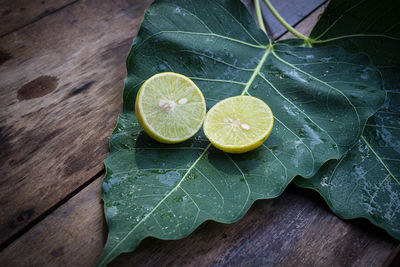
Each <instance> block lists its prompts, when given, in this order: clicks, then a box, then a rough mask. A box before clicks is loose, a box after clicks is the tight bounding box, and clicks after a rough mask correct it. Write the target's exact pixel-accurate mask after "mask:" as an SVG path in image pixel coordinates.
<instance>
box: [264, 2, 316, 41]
mask: <svg viewBox="0 0 400 267" xmlns="http://www.w3.org/2000/svg"><path fill="white" fill-rule="evenodd" d="M264 3H265V4H266V5H267V7H268V8H269V10H270V11H271V13H272V14H273V15H274V16H275V18H276V19H277V20H278V21H279V22H280V23H281V24H282V25H283V26H284V27H285V28H286V29H287V30H288V31H289V32H291V33H292V34H293V35H294V36H296V37H297V38H300V39H303V40H304V41H305V43H306V45H307V44H309V43H310V40H309V38H308V37H307V36H305V35H304V34H302V33H301V32H299V31H297V30H296V29H295V28H293V27H292V26H291V25H290V24H289V23H287V22H286V20H285V19H284V18H282V16H281V15H280V14H279V12H278V11H277V10H276V9H275V8H274V7H273V5H272V4H271V3H270V1H269V0H264Z"/></svg>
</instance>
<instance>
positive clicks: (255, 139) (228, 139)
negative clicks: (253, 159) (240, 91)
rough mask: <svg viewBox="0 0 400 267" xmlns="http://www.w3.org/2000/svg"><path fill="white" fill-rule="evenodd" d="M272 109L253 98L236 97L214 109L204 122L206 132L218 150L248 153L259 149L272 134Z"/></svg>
mask: <svg viewBox="0 0 400 267" xmlns="http://www.w3.org/2000/svg"><path fill="white" fill-rule="evenodd" d="M273 124H274V119H273V115H272V111H271V109H270V108H269V107H268V105H267V104H265V103H264V102H263V101H262V100H260V99H258V98H256V97H252V96H234V97H230V98H227V99H224V100H222V101H221V102H219V103H217V104H216V105H215V106H214V107H212V108H211V109H210V110H209V111H208V113H207V115H206V119H205V121H204V133H205V135H206V136H207V138H208V140H210V142H211V143H212V144H213V145H214V146H215V147H216V148H218V149H221V150H223V151H225V152H229V153H244V152H247V151H250V150H253V149H255V148H257V147H259V146H260V145H261V144H262V143H264V141H265V140H266V139H267V138H268V136H269V134H270V133H271V130H272V126H273Z"/></svg>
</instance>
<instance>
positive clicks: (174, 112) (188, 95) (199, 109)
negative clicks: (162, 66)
mask: <svg viewBox="0 0 400 267" xmlns="http://www.w3.org/2000/svg"><path fill="white" fill-rule="evenodd" d="M135 112H136V116H137V118H138V121H139V123H140V125H141V126H142V128H143V129H144V131H145V132H146V133H147V134H148V135H149V136H151V137H152V138H154V139H155V140H157V141H159V142H161V143H167V144H172V143H178V142H182V141H185V140H187V139H189V138H190V137H192V136H193V135H194V134H195V133H196V132H197V131H198V130H199V129H200V128H201V125H202V124H203V121H204V117H205V114H206V102H205V100H204V96H203V94H202V93H201V91H200V89H199V88H198V87H197V86H196V85H195V84H194V82H193V81H192V80H190V79H189V78H188V77H185V76H183V75H181V74H177V73H172V72H164V73H159V74H156V75H154V76H152V77H151V78H149V79H148V80H146V81H145V82H144V83H143V85H142V87H141V88H140V90H139V92H138V94H137V96H136V103H135Z"/></svg>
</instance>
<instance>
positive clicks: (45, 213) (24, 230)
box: [0, 168, 105, 252]
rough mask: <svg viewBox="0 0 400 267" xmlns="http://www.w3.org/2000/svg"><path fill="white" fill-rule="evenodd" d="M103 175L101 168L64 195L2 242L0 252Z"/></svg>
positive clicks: (103, 170) (103, 171)
mask: <svg viewBox="0 0 400 267" xmlns="http://www.w3.org/2000/svg"><path fill="white" fill-rule="evenodd" d="M103 174H105V169H104V168H103V169H102V170H101V171H99V172H98V173H97V174H96V175H94V176H93V177H92V178H90V179H89V180H87V181H86V182H85V183H83V184H81V185H80V186H79V187H78V188H76V189H75V190H74V191H72V192H70V193H69V194H68V195H66V196H65V197H64V198H63V199H61V200H60V201H58V202H57V203H56V204H54V205H53V206H52V207H50V208H49V209H48V210H46V211H45V212H43V213H42V214H40V215H39V216H38V217H37V218H35V219H34V220H32V221H30V222H29V223H28V224H27V225H25V227H24V228H22V229H21V230H19V231H18V232H16V233H15V234H13V235H12V236H11V237H10V238H9V239H7V240H6V241H4V242H3V243H2V244H0V252H1V251H3V250H4V249H5V248H6V247H7V246H8V245H10V244H11V243H12V242H14V241H15V240H17V239H18V238H19V237H21V236H22V235H23V234H25V233H26V232H28V231H29V230H30V229H31V228H33V227H34V226H35V225H37V224H38V223H40V222H41V221H43V220H44V219H45V218H46V217H47V216H49V215H50V214H52V213H53V212H54V211H55V210H56V209H58V208H59V207H61V206H62V205H64V204H65V203H67V202H68V201H69V200H70V199H71V198H73V197H74V196H75V195H77V194H78V193H79V192H81V191H82V190H83V189H85V188H86V187H87V186H89V185H90V184H91V183H93V182H94V181H96V180H97V179H98V178H100V177H102V176H103Z"/></svg>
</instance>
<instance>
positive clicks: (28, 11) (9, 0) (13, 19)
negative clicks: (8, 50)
mask: <svg viewBox="0 0 400 267" xmlns="http://www.w3.org/2000/svg"><path fill="white" fill-rule="evenodd" d="M76 1H77V0H29V1H28V0H5V1H1V5H0V14H1V15H0V37H2V36H4V35H7V34H10V33H12V32H14V31H16V30H18V29H20V28H22V27H24V26H26V25H29V24H31V23H33V22H36V21H38V20H39V19H41V18H44V17H45V16H47V15H49V14H52V13H54V12H57V11H58V10H60V9H62V8H63V7H65V6H68V5H70V4H73V3H75V2H76Z"/></svg>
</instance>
